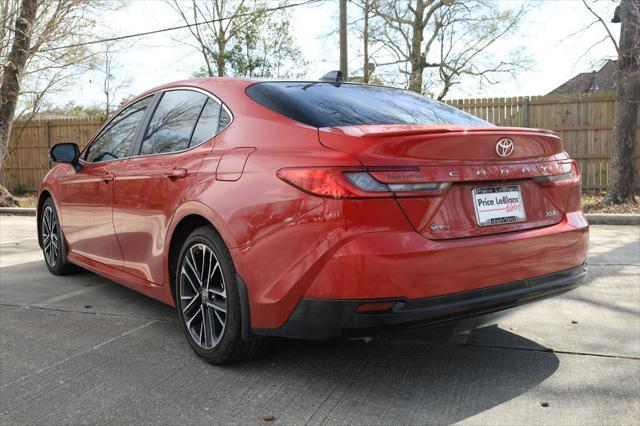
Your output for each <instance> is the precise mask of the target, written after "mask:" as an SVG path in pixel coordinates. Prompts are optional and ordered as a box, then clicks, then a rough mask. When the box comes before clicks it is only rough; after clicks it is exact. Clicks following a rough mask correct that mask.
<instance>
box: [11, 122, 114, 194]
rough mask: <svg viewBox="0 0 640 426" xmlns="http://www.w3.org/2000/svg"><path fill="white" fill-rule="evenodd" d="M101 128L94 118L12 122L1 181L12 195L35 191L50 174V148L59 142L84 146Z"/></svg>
mask: <svg viewBox="0 0 640 426" xmlns="http://www.w3.org/2000/svg"><path fill="white" fill-rule="evenodd" d="M101 125H102V121H101V120H99V119H95V118H78V119H64V120H50V121H31V122H20V121H17V122H15V123H14V124H13V130H12V132H11V140H10V142H9V155H8V156H7V158H6V159H5V161H4V164H2V167H1V168H0V182H2V184H3V185H4V186H6V187H7V188H9V190H11V191H14V192H21V191H36V190H37V189H38V187H39V186H40V183H41V182H42V179H43V178H44V176H45V175H46V174H47V172H48V171H49V158H48V152H49V148H50V147H51V146H53V145H55V144H57V143H60V142H75V143H77V144H78V145H79V146H80V147H83V146H84V145H85V144H86V143H87V142H88V141H89V138H90V137H91V136H92V135H93V134H94V133H95V132H96V130H98V128H99V127H100V126H101Z"/></svg>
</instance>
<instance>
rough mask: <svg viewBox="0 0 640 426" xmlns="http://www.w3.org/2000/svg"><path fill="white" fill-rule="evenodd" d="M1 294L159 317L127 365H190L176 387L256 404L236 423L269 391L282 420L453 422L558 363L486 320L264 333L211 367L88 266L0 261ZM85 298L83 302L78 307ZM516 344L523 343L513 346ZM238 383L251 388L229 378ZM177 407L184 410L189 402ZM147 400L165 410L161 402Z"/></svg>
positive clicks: (171, 314) (61, 306)
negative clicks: (369, 334)
mask: <svg viewBox="0 0 640 426" xmlns="http://www.w3.org/2000/svg"><path fill="white" fill-rule="evenodd" d="M47 288H48V290H46V289H47ZM82 289H87V291H86V292H83V291H82ZM54 290H55V291H54ZM0 294H1V296H2V303H3V304H11V305H23V306H31V305H33V306H37V305H38V304H39V303H40V304H41V303H42V301H41V300H42V299H46V300H48V301H49V302H47V305H46V307H47V308H51V309H58V310H69V311H73V312H84V311H87V310H88V311H91V309H92V310H93V311H95V312H97V313H103V314H111V315H127V316H132V315H135V316H141V317H145V318H158V319H162V320H164V321H160V322H158V323H156V325H155V326H156V327H159V328H161V330H162V331H163V334H162V336H163V338H162V339H160V340H157V341H154V342H153V343H150V342H141V341H140V340H136V339H134V338H133V336H131V343H133V344H136V345H140V347H139V349H138V350H139V351H154V352H156V353H154V354H148V355H145V356H140V358H139V360H138V361H136V360H134V359H131V360H127V361H126V362H129V363H139V366H138V368H139V369H140V371H145V369H146V368H147V367H146V366H145V365H146V364H145V362H144V361H143V358H148V357H151V356H153V357H159V358H160V359H164V362H159V363H158V364H155V365H154V366H153V369H154V373H153V375H156V374H158V375H161V371H159V370H166V371H172V370H171V369H175V368H176V367H175V365H185V364H186V363H190V364H191V365H194V364H193V363H195V365H194V368H193V369H189V373H184V374H187V375H188V377H187V378H186V379H188V380H187V381H186V382H185V383H188V385H185V384H184V383H183V384H181V385H180V386H182V387H181V392H183V394H185V395H187V394H190V393H193V394H201V393H202V391H203V390H206V389H207V387H210V388H211V389H214V388H215V389H216V392H228V393H229V394H230V395H235V396H236V398H237V400H234V399H226V400H225V401H224V402H223V403H224V404H225V405H224V407H225V410H227V409H228V410H229V411H231V412H233V411H236V410H239V412H241V411H242V410H255V413H254V412H253V411H251V412H249V413H245V414H243V416H245V415H246V416H248V417H242V418H243V419H245V420H246V419H251V418H253V419H256V418H259V415H260V413H264V407H263V406H258V407H252V408H247V407H248V406H250V405H251V404H250V401H249V400H247V398H250V397H251V395H270V394H272V393H274V392H276V393H277V395H279V397H281V398H283V399H288V400H289V399H290V401H289V402H288V403H287V404H282V405H279V408H278V410H277V411H276V412H273V413H272V414H273V415H274V416H276V417H277V418H278V419H279V420H280V421H282V422H284V423H307V422H310V423H329V422H331V423H341V424H347V423H363V419H368V420H369V421H373V420H372V419H375V423H384V424H386V423H398V422H399V423H409V424H414V423H453V422H457V421H460V420H464V419H467V418H470V417H473V416H474V415H476V414H479V413H481V412H483V411H485V410H488V409H491V408H493V407H496V406H498V405H500V404H503V403H505V402H507V401H510V400H512V399H514V398H517V397H518V396H520V395H522V394H524V393H526V392H528V391H529V390H531V389H532V388H535V387H536V386H538V385H539V384H540V383H541V382H543V381H545V380H546V379H547V378H549V377H550V376H551V375H553V374H554V372H555V371H556V370H557V369H558V366H559V359H558V357H557V356H556V355H555V354H553V353H548V352H544V348H543V347H542V346H540V345H538V344H537V343H535V342H532V341H530V340H528V339H526V338H525V337H523V336H520V335H517V334H515V333H511V332H509V331H506V330H502V329H500V328H498V327H497V326H493V325H492V326H487V327H482V328H481V329H478V330H484V331H487V332H489V333H490V334H491V336H492V339H491V340H492V341H496V339H497V340H499V341H500V342H504V345H501V347H489V345H487V346H486V347H485V346H483V345H482V341H479V342H473V344H471V345H469V344H460V343H454V342H455V341H456V339H455V336H456V334H457V333H458V332H459V331H460V330H461V329H462V327H460V324H459V323H452V324H448V325H444V326H440V327H436V328H421V329H413V330H408V331H403V332H399V333H392V334H388V333H387V334H385V335H382V336H380V337H376V338H374V339H372V340H363V339H352V340H336V341H328V342H317V341H304V340H292V339H273V340H272V341H271V344H270V348H269V350H268V351H266V352H265V353H264V354H263V355H262V356H260V357H258V358H257V359H255V360H252V361H250V362H245V363H241V364H237V365H232V366H224V367H213V366H208V365H207V364H206V363H205V362H204V361H201V360H199V359H198V358H197V357H196V356H195V355H194V354H193V353H192V351H191V350H190V349H189V347H188V344H187V343H186V340H185V338H184V336H183V334H182V329H181V327H180V326H179V324H177V323H176V321H175V318H176V315H175V310H174V309H172V308H169V307H167V306H165V305H163V304H161V303H159V302H156V301H153V300H151V299H149V298H147V297H145V296H143V295H140V294H138V293H136V292H134V291H132V290H129V289H127V288H125V287H122V286H119V285H117V284H115V283H112V282H110V281H108V280H106V279H103V278H100V277H98V276H96V275H94V274H92V273H89V272H79V273H77V274H75V275H70V276H67V277H55V276H51V275H50V274H49V272H48V271H47V270H46V268H45V266H44V265H43V264H42V262H31V263H25V264H21V265H16V266H12V267H7V268H3V269H2V284H1V285H0ZM35 296H37V297H35ZM89 305H90V306H91V309H86V308H84V306H89ZM83 310H84V311H83ZM86 313H92V312H86ZM42 327H47V324H42ZM87 332H91V331H90V330H87ZM480 334H482V333H480ZM123 343H124V342H121V343H120V344H123ZM131 343H130V344H131ZM28 346H29V342H28V341H25V348H24V350H30V349H29V347H28ZM512 347H513V348H512ZM524 347H526V348H530V349H528V350H522V349H515V348H524ZM538 349H539V350H538ZM101 350H105V351H114V355H110V356H124V354H123V352H122V351H121V350H120V349H117V348H112V349H110V348H108V347H107V346H105V347H104V348H101ZM158 352H160V353H158ZM162 352H165V355H162ZM136 353H137V352H136ZM143 353H144V352H140V354H141V355H142V354H143ZM115 354H118V355H115ZM136 359H138V358H136ZM114 368H115V367H114ZM112 374H113V375H115V376H116V377H119V375H120V374H124V372H122V373H121V372H118V371H117V370H114V372H112ZM140 374H142V373H140ZM149 374H151V373H149ZM248 378H250V379H248ZM123 380H124V378H123ZM247 382H249V383H250V384H251V389H250V390H247V389H241V388H240V387H239V386H240V385H238V383H245V384H246V383H247ZM214 384H215V386H214ZM156 386H157V387H156V388H155V389H154V392H153V393H152V394H144V398H145V399H149V400H151V401H155V402H157V401H156V400H158V401H159V400H163V401H166V400H169V399H171V398H172V397H173V396H172V395H173V394H174V392H175V389H174V388H173V387H172V386H173V384H172V383H170V382H167V383H162V384H159V385H156ZM185 386H186V387H185ZM180 404H182V405H184V406H186V407H188V406H189V405H190V402H189V401H187V400H183V401H181V402H180ZM149 405H150V406H154V407H157V409H158V410H160V411H162V410H163V409H164V408H163V405H162V404H159V405H154V404H151V403H150V404H149ZM192 420H193V421H194V422H198V419H196V418H193V419H192Z"/></svg>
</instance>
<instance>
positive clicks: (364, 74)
mask: <svg viewBox="0 0 640 426" xmlns="http://www.w3.org/2000/svg"><path fill="white" fill-rule="evenodd" d="M362 36H363V37H362V38H363V42H364V69H363V71H362V79H363V82H364V83H369V0H364V30H363V34H362Z"/></svg>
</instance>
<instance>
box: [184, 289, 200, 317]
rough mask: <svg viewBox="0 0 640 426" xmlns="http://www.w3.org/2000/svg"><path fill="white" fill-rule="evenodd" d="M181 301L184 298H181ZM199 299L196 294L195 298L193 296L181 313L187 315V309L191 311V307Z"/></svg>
mask: <svg viewBox="0 0 640 426" xmlns="http://www.w3.org/2000/svg"><path fill="white" fill-rule="evenodd" d="M183 299H184V297H183ZM187 299H188V298H187ZM199 299H200V297H199V296H198V295H197V294H196V295H195V296H193V298H192V299H191V301H189V303H187V306H185V308H184V309H183V310H182V312H184V313H187V311H188V310H189V309H191V308H192V307H193V305H195V302H197V301H198V300H199Z"/></svg>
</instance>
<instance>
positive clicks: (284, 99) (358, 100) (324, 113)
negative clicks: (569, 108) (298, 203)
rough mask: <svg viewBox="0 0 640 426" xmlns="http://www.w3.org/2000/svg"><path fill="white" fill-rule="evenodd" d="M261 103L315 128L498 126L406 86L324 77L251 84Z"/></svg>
mask: <svg viewBox="0 0 640 426" xmlns="http://www.w3.org/2000/svg"><path fill="white" fill-rule="evenodd" d="M247 95H249V97H251V98H252V99H253V100H254V101H256V102H258V103H259V104H261V105H262V106H264V107H266V108H269V109H270V110H272V111H275V112H277V113H280V114H282V115H285V116H287V117H289V118H291V119H293V120H296V121H299V122H301V123H305V124H308V125H310V126H313V127H337V126H354V125H362V124H457V125H467V126H493V124H491V123H488V122H486V121H484V120H481V119H479V118H477V117H474V116H473V115H469V114H467V113H465V112H462V111H460V110H458V109H456V108H453V107H450V106H448V105H445V104H443V103H440V102H437V101H434V100H432V99H429V98H427V97H424V96H421V95H418V94H416V93H414V92H409V91H406V90H401V89H394V88H390V87H380V86H366V85H362V84H348V83H343V84H339V85H338V84H334V83H324V82H310V83H309V82H265V83H256V84H254V85H252V86H249V88H247Z"/></svg>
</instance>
